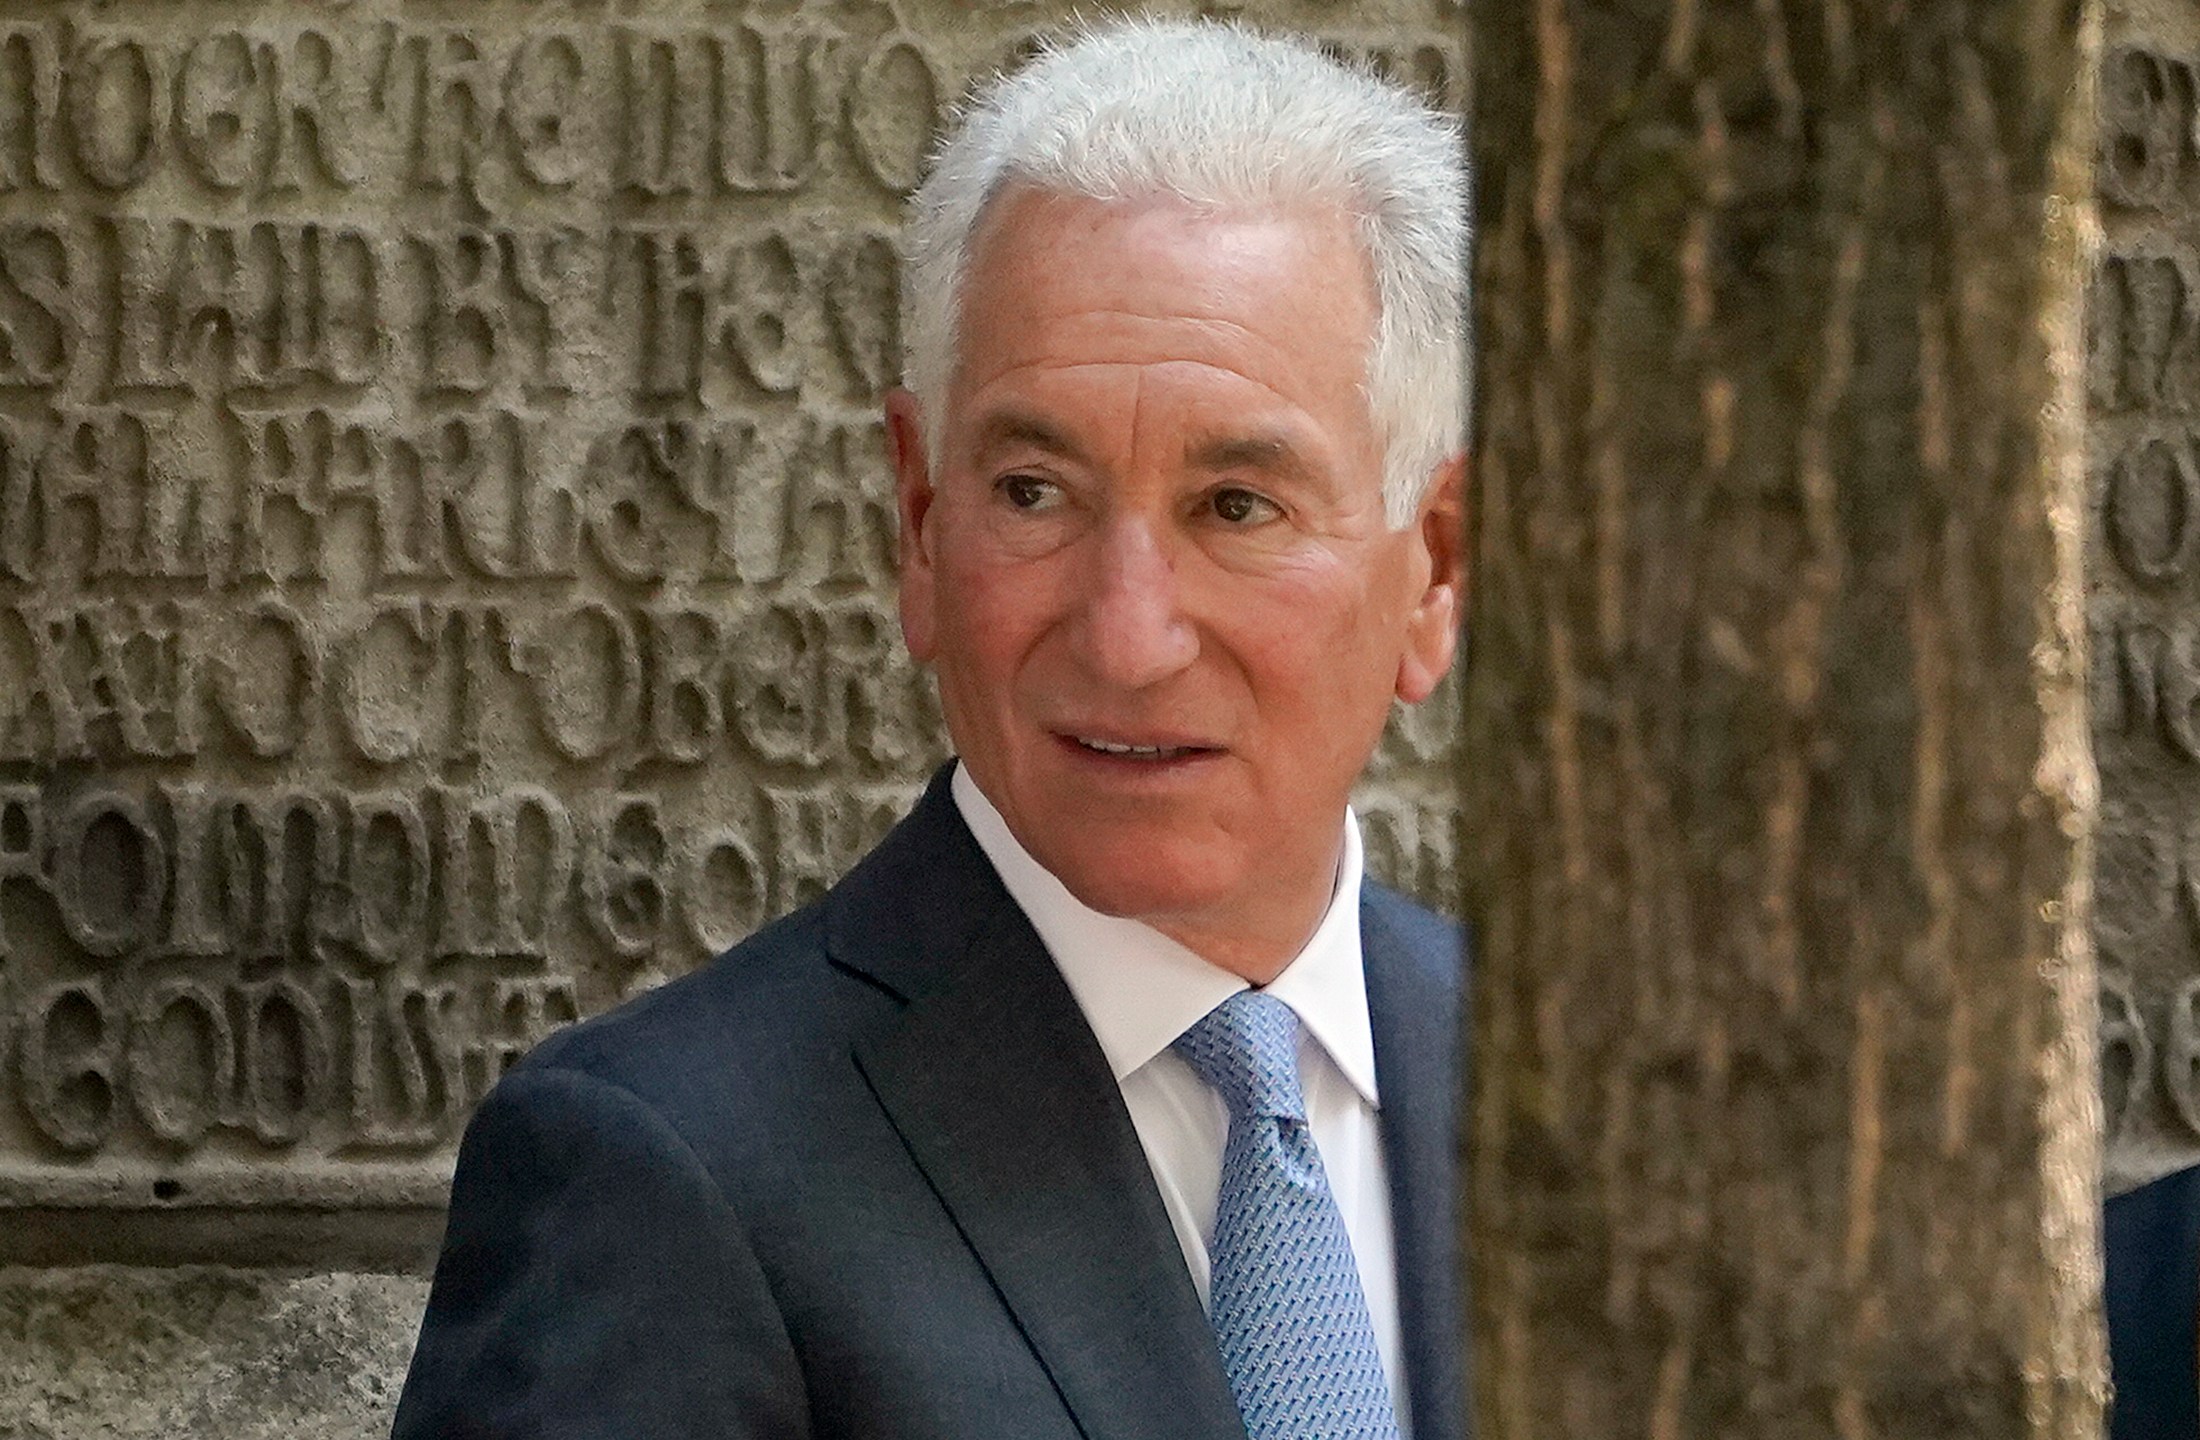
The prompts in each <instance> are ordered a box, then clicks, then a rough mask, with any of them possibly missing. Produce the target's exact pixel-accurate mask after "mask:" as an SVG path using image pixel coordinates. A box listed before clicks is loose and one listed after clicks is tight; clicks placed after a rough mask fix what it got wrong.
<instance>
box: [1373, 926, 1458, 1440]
mask: <svg viewBox="0 0 2200 1440" xmlns="http://www.w3.org/2000/svg"><path fill="white" fill-rule="evenodd" d="M1409 927H1410V929H1412V930H1415V931H1419V930H1426V931H1427V932H1429V933H1427V934H1425V935H1422V934H1409V933H1408V930H1409ZM1458 944H1459V939H1458V936H1457V934H1456V932H1453V931H1452V930H1451V929H1450V928H1449V927H1448V926H1444V925H1441V924H1439V923H1435V922H1432V921H1430V920H1429V919H1428V918H1426V917H1425V916H1421V915H1416V914H1414V913H1413V912H1411V911H1409V910H1407V909H1405V907H1404V906H1403V905H1402V904H1401V903H1400V902H1399V901H1397V900H1396V899H1395V898H1393V897H1390V896H1387V895H1384V894H1383V893H1382V892H1380V891H1378V890H1376V889H1375V888H1374V887H1372V886H1370V887H1368V888H1367V889H1366V890H1365V891H1364V892H1363V898H1362V901H1361V905H1360V946H1361V951H1362V960H1363V963H1364V965H1365V967H1366V971H1367V1007H1368V1020H1369V1022H1370V1024H1371V1026H1372V1027H1373V1029H1374V1032H1375V1080H1376V1084H1377V1086H1378V1088H1379V1089H1380V1090H1381V1092H1382V1120H1381V1126H1382V1135H1383V1155H1384V1163H1385V1165H1386V1166H1387V1168H1388V1170H1389V1172H1390V1200H1391V1207H1390V1209H1391V1227H1392V1231H1393V1234H1394V1236H1395V1243H1396V1246H1397V1262H1398V1310H1399V1316H1398V1319H1399V1325H1400V1328H1401V1330H1402V1331H1403V1333H1404V1342H1405V1351H1406V1376H1407V1389H1408V1391H1409V1393H1410V1396H1411V1406H1412V1409H1411V1412H1410V1413H1411V1415H1412V1419H1413V1440H1461V1437H1463V1436H1464V1435H1465V1433H1466V1430H1465V1423H1466V1422H1465V1403H1464V1402H1465V1394H1466V1392H1465V1384H1464V1379H1463V1376H1464V1366H1463V1365H1462V1363H1461V1359H1462V1349H1463V1345H1464V1332H1463V1331H1462V1330H1461V1329H1460V1323H1459V1322H1460V1307H1459V1282H1458V1244H1459V1242H1458V1234H1459V1231H1458V1223H1459V1217H1458V1188H1457V1184H1456V1180H1455V1176H1456V1173H1457V1169H1458V1166H1457V1161H1456V1151H1455V1148H1454V1147H1455V1145H1456V1139H1455V1134H1456V1119H1457V1115H1458V1087H1459V1080H1460V1072H1461V1069H1462V1065H1461V1058H1460V1057H1461V1052H1462V1048H1463V1047H1462V1045H1461V1041H1460V1035H1461V1030H1460V1021H1461V1003H1460V997H1461V986H1460V981H1459V978H1458V970H1457V967H1456V965H1455V964H1454V963H1449V962H1447V958H1446V957H1445V956H1444V955H1443V954H1442V953H1441V950H1440V949H1437V948H1435V947H1443V946H1449V947H1452V948H1453V949H1456V948H1457V946H1458Z"/></svg>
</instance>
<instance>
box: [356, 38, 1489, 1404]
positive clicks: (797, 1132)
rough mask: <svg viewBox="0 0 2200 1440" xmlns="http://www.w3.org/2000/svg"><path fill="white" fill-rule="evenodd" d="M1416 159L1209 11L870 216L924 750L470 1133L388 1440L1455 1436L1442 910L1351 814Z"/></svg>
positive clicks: (1396, 417)
mask: <svg viewBox="0 0 2200 1440" xmlns="http://www.w3.org/2000/svg"><path fill="white" fill-rule="evenodd" d="M1465 224H1466V221H1465V199H1464V184H1463V174H1462V156H1461V151H1460V146H1459V141H1458V136H1457V134H1456V132H1455V130H1454V129H1453V128H1451V127H1450V126H1448V125H1447V124H1446V123H1445V122H1443V121H1442V120H1441V119H1440V118H1438V117H1435V116H1432V115H1430V114H1429V113H1427V112H1426V111H1425V110H1424V109H1422V108H1421V107H1420V106H1419V105H1418V104H1416V103H1415V102H1414V101H1412V100H1411V99H1409V98H1408V97H1407V96H1406V95H1404V94H1403V93H1402V92H1400V91H1398V90H1396V89H1394V88H1392V87H1389V86H1387V85H1385V84H1382V83H1379V82H1377V81H1375V80H1373V79H1371V78H1368V77H1366V76H1363V75H1360V74H1357V73H1354V72H1351V71H1349V70H1346V69H1344V68H1342V67H1340V66H1338V65H1335V64H1333V63H1331V62H1330V61H1328V60H1326V59H1324V58H1322V57H1321V56H1320V55H1319V54H1317V53H1316V52H1314V51H1312V50H1310V49H1307V48H1305V47H1302V46H1299V45H1296V44H1291V43H1286V42H1282V41H1277V40H1269V39H1262V38H1259V37H1256V36H1254V35H1252V34H1250V33H1248V32H1245V31H1242V30H1238V29H1233V28H1227V27H1220V26H1194V25H1185V24H1174V23H1132V24H1128V25H1119V26H1115V27H1111V28H1108V29H1105V30H1101V31H1097V32H1092V33H1088V34H1086V35H1084V36H1082V37H1080V38H1078V39H1076V40H1075V41H1074V42H1072V43H1070V44H1068V45H1066V46H1063V47H1060V48H1057V49H1054V50H1052V51H1050V52H1048V53H1046V54H1044V55H1042V56H1041V57H1040V58H1039V59H1038V60H1037V61H1035V62H1034V63H1033V64H1031V65H1030V66H1028V67H1027V68H1025V69H1024V70H1022V71H1021V72H1020V73H1018V74H1016V75H1013V76H1011V77H1010V78H1008V79H1007V80H1005V81H1003V82H1001V83H1000V84H998V85H997V86H996V87H995V88H993V89H992V90H991V91H990V92H989V93H988V94H986V95H984V96H983V97H982V98H981V99H980V101H979V103H978V104H977V105H976V106H975V107H974V108H973V109H972V110H971V111H970V112H969V113H968V115H967V116H966V117H965V119H964V120H963V123H962V125H961V127H960V130H959V133H957V134H956V135H955V136H954V137H953V138H952V139H951V141H950V142H949V143H948V144H947V146H946V148H945V149H944V150H943V151H942V153H941V155H940V157H939V159H938V162H937V165H936V167H935V170H934V173H933V174H932V176H931V178H930V179H929V180H928V182H927V183H926V184H925V186H924V188H923V189H922V191H921V192H920V193H919V195H918V196H917V199H916V203H915V212H914V215H913V218H912V222H911V224H910V227H909V231H908V237H907V247H908V256H907V272H906V273H907V288H908V291H909V296H910V299H909V306H910V314H909V317H908V324H907V326H906V332H907V335H908V345H909V367H908V382H909V389H908V390H907V391H906V392H899V393H897V394H895V395H894V396H893V397H892V398H891V400H890V401H889V403H888V412H887V413H888V431H889V434H890V437H891V441H892V447H893V461H894V466H895V470H896V474H897V477H898V486H899V504H900V518H901V572H902V592H901V615H902V625H903V630H904V633H905V635H906V637H907V639H908V642H909V646H910V649H911V651H912V652H913V653H914V654H915V655H916V656H917V657H918V658H919V659H920V660H923V661H926V662H929V663H930V664H931V665H933V666H934V667H935V668H936V670H937V674H938V678H939V684H940V692H941V697H942V700H943V702H944V708H945V712H946V716H947V721H948V726H949V729H950V731H951V733H952V735H953V738H954V742H955V746H956V750H957V752H958V754H959V756H960V760H959V762H958V763H957V764H955V765H953V766H951V767H950V768H949V769H948V770H947V771H944V772H942V774H941V776H940V777H939V778H938V779H936V780H935V782H934V783H933V785H932V786H931V789H930V791H929V792H928V793H927V794H926V795H925V796H924V798H923V799H922V800H921V801H920V802H919V804H918V805H917V807H916V810H915V811H914V813H913V814H912V815H911V816H910V817H909V818H908V819H907V820H906V821H904V822H903V823H902V824H901V825H900V826H899V827H898V828H897V829H896V830H895V831H894V832H893V833H892V834H891V835H890V836H889V837H888V838H887V839H886V840H885V841H884V842H883V843H882V844H881V845H880V846H879V848H878V849H877V850H875V851H874V852H872V853H871V854H870V855H869V856H868V857H866V858H865V859H864V861H863V862H862V863H861V864H860V865H859V866H858V867H857V868H856V870H855V871H854V872H853V873H852V874H851V875H850V876H849V877H848V878H847V879H846V880H845V881H843V882H842V883H841V884H840V885H839V886H838V887H837V888H836V889H834V890H833V891H832V893H831V894H830V895H828V896H827V897H826V898H825V899H824V900H823V901H821V902H820V903H819V904H817V905H815V906H813V907H811V908H809V909H806V910H804V911H801V912H800V913H797V914H795V915H793V916H790V917H788V918H787V919H786V920H784V921H781V922H779V923H778V924H776V925H773V926H772V927H770V928H768V929H766V930H765V931H763V932H762V933H761V934H759V935H757V936H756V937H754V938H753V939H751V940H749V941H748V942H747V943H745V944H743V945H741V946H740V947H738V948H737V949H735V950H734V951H733V952H732V953H730V954H728V955H726V956H724V957H722V958H721V959H719V960H718V961H717V962H715V963H714V964H712V965H710V966H708V967H706V968H705V969H704V970H702V971H700V972H698V973H697V974H695V975H692V976H690V977H688V978H686V979H684V980H681V981H677V982H675V983H673V984H670V985H667V986H665V987H663V988H661V989H659V990H657V991H655V992H653V993H651V994H649V995H647V996H645V997H643V998H641V999H639V1000H637V1001H635V1002H633V1003H631V1004H629V1005H627V1006H626V1007H624V1008H622V1009H620V1010H618V1011H616V1012H614V1013H612V1014H610V1015H607V1016H604V1017H601V1018H599V1019H597V1020H594V1021H591V1022H589V1023H587V1024H584V1025H581V1026H578V1027H576V1028H574V1029H572V1030H569V1031H566V1032H564V1033H563V1034H561V1035H559V1036H557V1037H555V1038H553V1039H552V1040H551V1041H549V1042H548V1043H546V1044H545V1045H543V1046H542V1047H541V1048H540V1049H539V1050H537V1051H536V1052H535V1053H534V1054H533V1055H532V1056H530V1057H529V1058H528V1060H527V1061H526V1062H525V1063H524V1064H522V1065H521V1066H519V1067H518V1068H517V1069H515V1070H514V1071H513V1072H512V1073H511V1074H510V1075H508V1076H507V1077H506V1078H505V1080H504V1081H503V1083H502V1084H500V1085H499V1086H498V1087H497V1089H496V1090H495V1092H494V1093H493V1094H492V1095H490V1097H489V1098H488V1100H487V1101H486V1102H485V1103H484V1104H483V1106H482V1108H481V1110H480V1112H479V1113H478V1114H477V1115H476V1117H475V1119H474V1121H473V1123H472V1125H471V1126H470V1128H469V1130H468V1132H467V1137H466V1141H465V1144H464V1146H463V1148H462V1150H461V1153H460V1156H459V1165H458V1173H457V1179H456V1181H455V1183H454V1186H453V1190H452V1196H451V1218H450V1228H449V1233H448V1236H447V1238H446V1241H445V1245H444V1250H443V1254H442V1258H441V1261H440V1263H439V1265H438V1267H437V1270H436V1276H435V1283H434V1290H433V1293H432V1295H431V1297H430V1300H429V1305H428V1313H427V1317H426V1319H425V1321H424V1323H423V1326H422V1330H421V1339H420V1347H419V1351H418V1353H417V1355H416V1356H415V1358H414V1362H413V1368H412V1373H411V1375H410V1377H409V1379H408V1381H407V1384H406V1389H405V1394H404V1397H403V1400H402V1403H401V1404H400V1406H399V1410H398V1418H397V1427H396V1428H397V1434H398V1435H399V1436H400V1437H407V1440H410V1437H422V1440H425V1437H430V1436H461V1435H464V1436H537V1435H570V1436H597V1435H601V1436H621V1437H624V1436H667V1435H686V1434H694V1435H706V1434H707V1435H713V1436H724V1437H738V1436H897V1437H909V1440H924V1437H938V1440H975V1437H984V1436H1000V1437H1015V1440H1046V1437H1054V1436H1060V1437H1064V1440H1067V1437H1072V1436H1078V1435H1083V1436H1086V1437H1092V1440H1100V1437H1108V1440H1131V1437H1139V1436H1149V1437H1171V1440H1177V1437H1217V1440H1221V1437H1237V1436H1246V1435H1250V1436H1252V1437H1254V1440H1280V1437H1284V1436H1303V1437H1322V1440H1344V1437H1390V1436H1400V1435H1407V1434H1410V1435H1411V1436H1413V1437H1414V1440H1446V1437H1454V1436H1458V1435H1460V1434H1462V1433H1463V1428H1464V1420H1463V1417H1462V1414H1461V1409H1462V1406H1461V1397H1460V1390H1461V1384H1460V1366H1459V1358H1458V1357H1459V1352H1460V1336H1459V1318H1460V1317H1459V1306H1458V1302H1457V1296H1456V1293H1455V1285H1454V1279H1453V1272H1454V1252H1453V1242H1452V1236H1453V1232H1454V1216H1453V1198H1454V1183H1453V1176H1452V1134H1453V1115H1454V1106H1453V1099H1452V1097H1453V1094H1454V1091H1455V1087H1456V1081H1457V1077H1458V1071H1459V1055H1458V1038H1457V1037H1458V1033H1459V1023H1458V1022H1459V995H1460V975H1459V965H1460V961H1459V956H1458V937H1457V933H1456V931H1455V930H1454V929H1453V928H1452V927H1450V926H1449V925H1447V924H1445V923H1444V922H1442V921H1439V920H1438V919H1436V918H1435V917H1434V916H1431V915H1430V914H1428V913H1427V912H1425V911H1423V910H1420V909H1418V908H1417V907H1415V906H1413V905H1411V904H1410V903H1408V902H1406V901H1404V900H1402V899H1400V898H1399V897H1398V896H1396V895H1393V894H1390V893H1388V892H1386V891H1384V890H1383V889H1381V888H1380V887H1379V886H1376V885H1375V884H1373V883H1372V882H1368V881H1365V880H1363V877H1362V874H1361V852H1360V843H1359V838H1358V834H1357V831H1356V829H1355V826H1354V822H1353V819H1352V815H1351V811H1350V809H1349V807H1348V803H1347V796H1348V793H1349V790H1350V787H1351V786H1352V784H1353V782H1354V780H1355V779H1356V778H1357V777H1358V775H1359V774H1360V771H1361V769H1362V767H1363V766H1364V765H1365V764H1366V761H1367V759H1368V756H1369V755H1370V753H1371V752H1372V751H1373V749H1374V747H1375V744H1376V741H1377V738H1378V736H1379V735H1380V733H1381V730H1382V727H1383V724H1384V720H1385V717H1386V715H1387V713H1388V710H1389V707H1390V705H1391V702H1392V701H1393V699H1396V698H1402V699H1404V700H1406V701H1419V700H1421V699H1423V698H1424V697H1426V696H1427V695H1428V693H1429V692H1430V690H1431V689H1432V688H1433V687H1434V686H1435V685H1436V683H1437V682H1438V680H1439V679H1440V678H1441V677H1442V675H1443V674H1444V671H1445V669H1446V668H1447V666H1448V665H1449V664H1450V662H1451V658H1452V650H1453V644H1454V632H1455V627H1456V624H1457V621H1458V614H1459V603H1460V584H1461V568H1462V558H1461V537H1460V533H1459V532H1460V528H1461V525H1460V505H1461V500H1460V488H1461V469H1462V466H1463V461H1462V459H1461V456H1460V452H1461V448H1462V447H1461V416H1460V407H1461V368H1460V362H1461V358H1462V356H1461V351H1462V346H1461V312H1462V289H1463V276H1462V260H1463V249H1464V232H1465Z"/></svg>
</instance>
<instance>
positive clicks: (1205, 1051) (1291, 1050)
mask: <svg viewBox="0 0 2200 1440" xmlns="http://www.w3.org/2000/svg"><path fill="white" fill-rule="evenodd" d="M1173 1048H1174V1049H1175V1051H1176V1053H1177V1054H1179V1055H1181V1056H1183V1057H1184V1060H1185V1063H1187V1064H1189V1065H1190V1066H1191V1067H1192V1069H1193V1070H1194V1071H1196V1072H1198V1075H1199V1078H1200V1079H1202V1080H1204V1081H1206V1082H1207V1084H1208V1086H1209V1088H1211V1089H1212V1090H1213V1091H1214V1092H1215V1093H1216V1094H1218V1095H1220V1096H1221V1097H1222V1103H1223V1104H1225V1105H1227V1106H1229V1107H1230V1113H1231V1114H1232V1115H1234V1116H1235V1115H1265V1116H1268V1117H1269V1118H1271V1119H1277V1120H1304V1119H1305V1118H1306V1098H1305V1096H1304V1095H1302V1094H1301V1093H1300V1091H1299V1017H1298V1015H1297V1014H1296V1013H1295V1012H1293V1010H1292V1009H1291V1007H1290V1006H1288V1005H1286V1004H1284V1003H1283V1002H1282V1001H1281V1000H1278V999H1277V998H1276V997H1275V996H1273V995H1264V994H1262V993H1261V992H1260V991H1258V990H1240V991H1239V992H1238V993H1237V994H1235V995H1232V996H1231V997H1230V998H1229V999H1227V1000H1225V1001H1223V1002H1222V1003H1221V1004H1220V1005H1217V1006H1216V1007H1215V1008H1214V1009H1212V1010H1210V1011H1208V1012H1207V1014H1206V1016H1205V1018H1203V1019H1201V1020H1200V1021H1199V1022H1198V1023H1197V1024H1195V1025H1193V1026H1192V1028H1191V1029H1189V1030H1186V1031H1185V1032H1184V1033H1183V1034H1182V1035H1179V1036H1177V1037H1176V1044H1175V1045H1174V1047H1173Z"/></svg>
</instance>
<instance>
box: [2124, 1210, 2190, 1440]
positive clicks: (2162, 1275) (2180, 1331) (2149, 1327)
mask: <svg viewBox="0 0 2200 1440" xmlns="http://www.w3.org/2000/svg"><path fill="white" fill-rule="evenodd" d="M2102 1239H2103V1241H2104V1246H2103V1248H2104V1249H2106V1250H2107V1252H2108V1283H2107V1288H2106V1293H2105V1295H2104V1297H2103V1298H2104V1300H2105V1305H2104V1308H2105V1309H2106V1310H2107V1312H2108V1360H2109V1370H2110V1374H2111V1376H2112V1378H2113V1379H2114V1381H2115V1384H2116V1400H2115V1408H2114V1409H2113V1410H2111V1411H2110V1422H2109V1434H2110V1436H2111V1437H2112V1440H2194V1437H2196V1436H2200V1333H2196V1330H2195V1324H2194V1322H2195V1318H2196V1316H2195V1312H2196V1310H2200V1168H2195V1169H2191V1170H2181V1171H2179V1172H2177V1173H2176V1174H2174V1175H2168V1176H2164V1177H2163V1178H2162V1179H2160V1180H2156V1181H2155V1182H2154V1183H2153V1184H2151V1185H2142V1186H2140V1187H2139V1188H2138V1189H2136V1190H2133V1191H2130V1192H2129V1193H2127V1194H2123V1195H2119V1196H2117V1197H2116V1198H2115V1199H2113V1200H2111V1201H2109V1202H2108V1211H2107V1217H2106V1221H2105V1223H2104V1226H2103V1235H2102Z"/></svg>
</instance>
